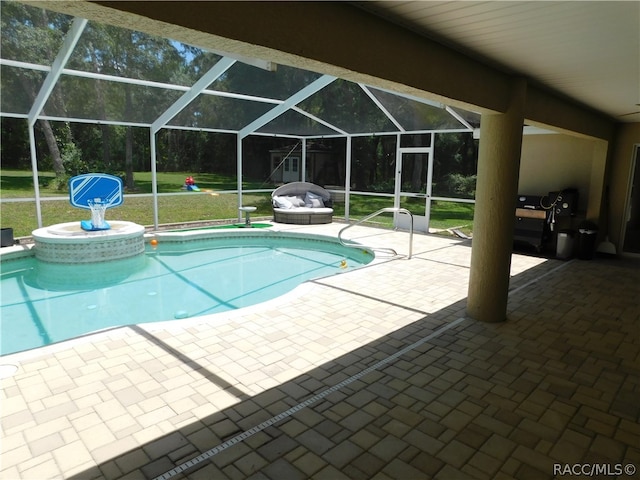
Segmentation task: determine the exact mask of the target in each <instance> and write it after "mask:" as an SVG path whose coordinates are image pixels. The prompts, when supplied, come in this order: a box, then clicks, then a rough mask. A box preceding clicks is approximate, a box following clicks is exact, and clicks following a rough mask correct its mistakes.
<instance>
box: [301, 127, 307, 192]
mask: <svg viewBox="0 0 640 480" xmlns="http://www.w3.org/2000/svg"><path fill="white" fill-rule="evenodd" d="M301 148H302V150H301V152H302V155H300V163H301V165H300V173H301V174H302V181H303V182H306V181H307V139H306V138H303V139H302V147H301Z"/></svg>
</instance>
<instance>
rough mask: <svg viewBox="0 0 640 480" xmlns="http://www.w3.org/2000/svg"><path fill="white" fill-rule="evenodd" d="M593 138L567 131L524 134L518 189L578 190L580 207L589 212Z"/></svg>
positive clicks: (534, 192)
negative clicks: (569, 133) (566, 132)
mask: <svg viewBox="0 0 640 480" xmlns="http://www.w3.org/2000/svg"><path fill="white" fill-rule="evenodd" d="M593 151H594V141H593V140H588V139H585V138H580V137H572V136H569V135H564V134H543V135H525V136H524V137H523V139H522V155H521V159H520V179H519V182H518V193H520V194H523V195H546V194H547V193H549V192H555V191H560V190H563V189H565V188H577V189H578V191H579V201H578V211H579V212H581V213H582V215H583V216H584V215H586V211H587V202H588V198H589V192H590V187H591V170H592V166H593V155H594V154H593Z"/></svg>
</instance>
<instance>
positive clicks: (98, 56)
mask: <svg viewBox="0 0 640 480" xmlns="http://www.w3.org/2000/svg"><path fill="white" fill-rule="evenodd" d="M2 7H3V8H2V11H1V15H2V45H1V47H2V49H1V56H2V58H1V59H0V67H1V86H2V97H1V105H0V106H1V115H2V116H3V117H6V118H14V119H23V120H24V121H26V122H27V124H28V131H29V139H30V155H31V168H32V171H33V184H34V198H35V205H36V216H37V222H38V226H39V227H41V226H42V224H43V219H42V211H41V200H42V199H41V193H40V188H39V181H38V171H39V165H40V164H41V157H42V155H44V153H43V152H41V151H38V149H37V148H36V138H35V136H36V134H35V129H36V125H37V124H38V122H45V121H46V122H62V123H68V124H98V125H100V126H122V127H138V128H143V129H147V130H148V146H149V147H148V155H149V163H148V164H149V168H150V171H151V178H152V195H153V223H154V228H155V229H157V228H158V226H159V223H160V222H159V204H158V195H159V194H160V192H159V188H158V181H157V166H158V159H159V152H158V150H159V147H158V138H159V136H160V135H162V134H163V132H167V131H178V130H180V131H191V132H199V133H201V134H206V135H209V134H211V135H226V136H231V137H232V138H233V140H232V141H231V143H232V144H235V145H232V147H231V148H229V149H228V150H227V152H228V153H227V155H225V158H216V159H215V160H214V163H215V162H226V163H230V162H232V163H235V178H236V185H235V188H231V189H229V188H227V189H223V190H221V191H220V193H225V192H233V193H236V194H237V202H238V207H240V206H242V205H243V193H246V192H247V191H251V192H270V191H272V190H273V188H274V186H275V185H277V183H279V182H282V181H287V180H291V179H293V180H306V181H312V182H314V183H322V184H324V185H326V186H328V187H331V188H333V189H335V190H337V191H339V192H340V193H341V194H344V216H345V218H346V219H347V220H348V219H349V211H350V210H349V205H350V199H351V198H352V196H354V195H374V194H375V195H378V196H386V197H388V200H389V203H390V204H393V206H395V207H399V206H401V205H402V202H403V199H409V198H412V199H414V200H415V199H417V200H418V204H419V206H418V207H417V209H418V211H417V212H416V214H417V218H418V222H419V225H418V229H419V230H423V231H427V230H428V224H429V210H430V205H431V202H432V201H434V200H445V201H457V202H473V194H472V193H469V192H472V190H471V189H469V190H467V191H466V192H462V193H455V192H453V190H452V189H450V188H449V189H445V188H444V187H443V185H444V183H443V182H440V183H439V184H438V185H439V186H438V185H436V188H435V190H434V178H435V177H434V162H435V163H436V165H444V164H446V163H447V160H446V159H443V158H440V159H439V160H440V161H439V162H438V161H437V160H438V159H437V156H438V151H437V149H436V148H435V145H436V142H437V138H436V136H438V135H446V134H464V135H467V137H468V143H473V136H472V133H473V131H474V129H477V128H478V127H479V123H480V115H479V114H476V113H472V112H468V111H463V110H461V109H455V108H453V107H450V106H447V105H444V104H440V103H437V102H434V101H432V100H427V99H424V98H418V97H413V96H409V95H404V94H399V93H395V92H391V91H386V90H382V89H380V88H374V87H372V86H369V85H366V84H363V83H353V82H350V81H347V80H345V79H340V78H336V77H333V76H329V75H322V74H318V73H315V72H311V71H306V70H301V69H299V68H293V67H290V66H286V65H276V64H275V63H272V62H269V61H264V60H257V59H248V58H241V57H238V56H234V55H228V54H226V53H224V52H221V51H211V50H205V49H202V48H199V47H197V46H194V45H186V44H183V43H180V42H177V41H174V40H171V39H165V38H159V37H153V36H150V35H148V34H143V33H140V32H135V31H130V30H126V29H123V28H118V27H114V26H109V25H103V24H99V23H95V22H92V21H87V20H85V19H81V18H72V17H69V16H66V15H62V14H59V13H54V12H51V11H46V10H41V9H38V8H35V7H31V6H28V5H23V4H18V3H14V2H3V5H2ZM436 67H437V66H434V68H436ZM256 138H278V139H282V142H281V145H282V147H281V148H280V150H281V151H282V152H283V153H282V154H280V155H279V156H278V155H277V154H276V156H275V157H274V149H272V151H271V154H270V153H269V150H266V151H265V152H264V153H263V154H261V155H258V157H259V158H255V157H256V154H255V152H253V153H252V155H247V153H246V150H247V148H248V147H247V142H249V141H251V139H256ZM370 138H379V139H384V142H380V143H378V144H377V148H378V150H380V149H381V150H383V152H382V153H380V152H378V156H379V158H380V159H381V160H379V162H386V165H385V168H384V169H383V170H384V172H383V175H386V176H387V177H388V178H385V179H384V180H385V181H384V182H378V183H384V184H385V187H384V188H381V187H371V188H369V187H368V186H367V183H366V181H365V180H362V181H360V180H359V179H358V178H356V177H358V176H360V177H365V176H367V175H368V176H371V175H370V174H369V173H367V174H366V175H365V174H364V173H363V172H364V171H365V170H367V168H368V167H363V166H362V165H363V163H364V162H365V160H363V157H367V156H371V152H368V153H367V152H366V151H364V152H363V151H359V150H358V148H357V147H356V144H357V143H358V142H359V141H361V139H370ZM327 142H334V143H333V144H332V145H333V148H332V151H333V153H334V154H333V156H332V157H331V158H330V160H329V162H333V163H335V164H336V165H337V166H336V165H334V166H333V168H330V169H327V172H329V173H326V172H325V175H324V178H322V179H320V178H319V176H318V174H317V171H316V169H315V168H316V167H313V168H312V167H311V166H310V163H309V161H308V159H307V155H308V152H309V151H312V150H313V149H314V148H319V147H318V146H322V145H326V143H327ZM336 142H337V143H336ZM444 143H446V142H444ZM336 145H338V146H339V147H336ZM336 148H340V149H342V150H343V151H342V152H341V153H340V154H338V155H336V154H335V150H336ZM145 152H146V150H145ZM358 152H359V153H358ZM276 153H277V152H276ZM296 155H299V158H298V157H295V158H296V160H297V161H296V163H295V168H296V178H292V177H289V178H288V179H286V178H284V177H283V176H282V175H280V176H278V175H274V172H277V171H282V170H284V169H285V168H287V169H289V170H291V169H293V168H294V163H291V164H289V160H293V157H294V156H296ZM454 155H455V154H451V156H454ZM231 157H234V158H231ZM298 161H299V163H298ZM256 163H260V166H259V167H256ZM376 168H377V167H376ZM440 168H447V167H440ZM448 168H450V171H448V175H449V176H451V174H455V168H456V166H455V164H454V163H452V164H451V166H450V167H448ZM257 170H260V171H261V172H263V173H261V175H262V177H261V178H263V180H264V181H263V182H258V184H253V185H252V186H249V187H248V186H247V183H246V181H245V180H246V179H247V177H248V176H251V174H252V172H255V171H257ZM265 171H266V172H268V175H265V174H264V172H265ZM467 173H469V176H473V174H474V173H475V172H467ZM439 178H444V174H441V175H439ZM320 180H322V181H320ZM363 185H364V187H362V186H363ZM438 188H440V190H438ZM390 206H391V205H390ZM420 222H421V223H420Z"/></svg>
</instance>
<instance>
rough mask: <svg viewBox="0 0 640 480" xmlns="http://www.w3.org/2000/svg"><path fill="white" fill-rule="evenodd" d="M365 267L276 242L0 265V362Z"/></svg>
mask: <svg viewBox="0 0 640 480" xmlns="http://www.w3.org/2000/svg"><path fill="white" fill-rule="evenodd" d="M371 260H373V255H372V254H371V252H369V251H366V250H359V249H354V248H346V247H343V246H341V245H339V244H336V243H335V242H332V241H330V240H329V239H327V240H321V239H318V238H317V237H314V238H312V239H303V238H289V237H287V236H286V235H284V234H279V235H268V236H265V237H257V236H251V237H242V238H241V239H239V238H237V237H235V236H233V237H221V238H215V239H203V240H192V241H183V242H169V241H167V242H164V241H162V240H160V242H159V244H158V246H157V248H155V249H153V248H151V247H150V246H148V249H147V252H146V253H145V254H142V255H139V256H137V257H133V258H130V259H125V260H117V261H110V262H102V263H96V264H79V265H60V264H51V263H44V262H40V261H38V260H36V259H34V258H31V257H30V258H22V259H15V260H7V261H3V262H2V270H1V280H0V282H1V283H0V300H1V303H0V320H1V326H0V328H1V330H0V344H1V350H0V355H6V354H9V353H15V352H19V351H23V350H28V349H32V348H37V347H41V346H44V345H49V344H52V343H55V342H59V341H62V340H67V339H71V338H75V337H78V336H80V335H83V334H86V333H89V332H93V331H97V330H101V329H104V328H109V327H115V326H121V325H130V324H138V323H146V322H157V321H166V320H174V319H182V318H190V317H196V316H200V315H206V314H212V313H219V312H224V311H229V310H234V309H237V308H242V307H246V306H250V305H255V304H257V303H260V302H263V301H266V300H269V299H273V298H275V297H277V296H279V295H282V294H284V293H286V292H288V291H290V290H292V289H293V288H294V287H296V286H297V285H299V284H300V283H302V282H304V281H307V280H311V279H315V278H319V277H324V276H328V275H333V274H336V273H342V272H345V271H348V270H350V269H353V268H357V267H359V266H362V265H364V264H366V263H369V262H370V261H371Z"/></svg>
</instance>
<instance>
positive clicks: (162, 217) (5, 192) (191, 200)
mask: <svg viewBox="0 0 640 480" xmlns="http://www.w3.org/2000/svg"><path fill="white" fill-rule="evenodd" d="M187 176H188V174H186V173H158V191H159V193H180V194H179V195H171V196H159V197H158V206H159V223H161V224H164V223H180V222H190V221H199V220H223V219H236V218H237V217H238V207H237V205H238V204H237V202H238V196H237V195H236V194H233V193H220V194H217V193H216V191H218V190H234V189H236V187H237V185H236V183H235V179H233V178H228V177H222V176H219V175H213V174H198V175H197V176H194V179H195V181H196V183H197V185H198V186H199V187H200V188H201V190H203V191H201V192H183V191H182V190H181V188H182V185H183V184H184V179H185V178H186V177H187ZM38 178H39V183H40V196H41V197H63V198H64V200H62V199H61V200H49V201H43V202H42V221H43V224H44V225H53V224H55V223H62V222H73V221H80V220H88V219H89V218H90V213H89V211H88V210H81V209H78V208H75V207H72V206H71V205H70V203H69V201H68V200H66V199H67V197H68V193H67V192H66V191H58V190H56V189H55V188H53V182H52V180H54V178H55V175H54V174H53V173H50V172H40V173H39V177H38ZM135 179H136V186H137V188H138V190H137V191H136V193H151V173H149V172H136V174H135ZM0 180H1V189H0V197H1V198H3V199H6V198H32V197H33V196H34V192H33V177H32V175H31V172H30V171H21V170H4V169H3V170H2V171H1V174H0ZM243 185H244V188H269V187H268V186H264V185H262V186H261V185H258V184H252V183H244V184H243ZM181 192H182V193H181ZM242 197H243V202H242V203H243V204H244V205H255V206H256V207H258V209H257V210H256V212H255V213H254V214H252V216H253V217H270V216H271V215H272V211H271V202H270V194H269V193H244V194H243V196H242ZM420 204H422V205H424V200H420V199H406V200H405V201H403V207H405V208H408V209H409V210H410V211H411V212H412V213H414V214H421V213H424V207H422V211H421V207H420V206H419V205H420ZM391 206H393V199H392V198H388V197H374V196H360V195H352V196H351V199H350V219H351V220H357V219H359V218H363V217H365V216H367V215H369V214H371V213H373V212H375V211H376V210H379V209H381V208H385V207H391ZM473 207H474V206H473V204H466V203H454V202H440V201H439V202H434V203H433V204H432V208H431V224H430V226H431V228H437V229H446V228H452V227H460V226H464V228H462V230H463V231H464V232H465V233H467V234H469V233H470V232H471V229H472V224H473ZM334 210H335V215H336V216H337V217H344V204H343V203H337V204H336V205H334ZM106 219H107V221H109V219H111V220H116V219H117V220H127V221H131V222H135V223H138V224H140V225H153V198H152V197H150V196H135V195H128V196H127V197H126V199H125V201H124V203H123V205H121V206H120V207H116V208H114V209H111V210H109V211H107V214H106ZM392 222H393V216H392V214H383V215H380V216H378V217H376V218H374V219H373V223H375V224H378V225H380V226H381V227H391V226H392ZM0 226H2V227H11V228H13V231H14V236H15V237H23V236H27V235H30V234H31V232H32V231H33V230H34V229H36V228H38V225H37V219H36V208H35V202H33V201H26V202H11V203H3V204H2V205H1V207H0Z"/></svg>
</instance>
